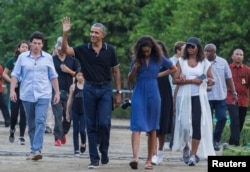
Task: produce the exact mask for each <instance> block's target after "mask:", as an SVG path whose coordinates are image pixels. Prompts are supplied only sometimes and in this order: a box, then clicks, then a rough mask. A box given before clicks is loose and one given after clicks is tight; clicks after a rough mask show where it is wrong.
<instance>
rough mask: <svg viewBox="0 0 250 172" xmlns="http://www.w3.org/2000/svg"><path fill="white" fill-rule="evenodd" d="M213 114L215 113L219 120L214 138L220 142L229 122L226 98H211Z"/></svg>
mask: <svg viewBox="0 0 250 172" xmlns="http://www.w3.org/2000/svg"><path fill="white" fill-rule="evenodd" d="M209 104H210V108H211V112H212V115H213V114H214V115H215V117H216V119H217V122H216V125H215V127H214V133H213V140H214V142H220V139H221V135H222V133H223V130H224V127H225V125H226V122H227V103H226V100H209Z"/></svg>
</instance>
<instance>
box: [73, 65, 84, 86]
mask: <svg viewBox="0 0 250 172" xmlns="http://www.w3.org/2000/svg"><path fill="white" fill-rule="evenodd" d="M78 73H83V72H82V69H81V68H80V67H79V68H78V69H77V70H76V73H75V83H77V78H76V75H77V74H78Z"/></svg>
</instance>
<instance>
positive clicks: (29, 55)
mask: <svg viewBox="0 0 250 172" xmlns="http://www.w3.org/2000/svg"><path fill="white" fill-rule="evenodd" d="M28 57H32V55H31V51H29V54H28ZM40 57H44V53H43V51H41V52H40Z"/></svg>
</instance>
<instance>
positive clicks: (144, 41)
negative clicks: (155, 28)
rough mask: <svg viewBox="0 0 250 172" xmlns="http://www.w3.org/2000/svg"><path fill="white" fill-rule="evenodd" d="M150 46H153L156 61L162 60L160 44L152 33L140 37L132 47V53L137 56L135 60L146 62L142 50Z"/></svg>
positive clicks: (152, 50) (140, 62)
mask: <svg viewBox="0 0 250 172" xmlns="http://www.w3.org/2000/svg"><path fill="white" fill-rule="evenodd" d="M145 46H148V47H150V48H151V56H152V57H153V58H155V59H156V61H158V62H160V61H161V58H162V50H161V48H160V46H159V44H158V43H157V42H156V41H155V39H154V38H153V37H152V36H150V35H145V36H142V37H140V38H139V39H138V40H137V42H136V44H135V45H134V46H133V47H132V54H133V56H134V58H135V61H136V62H138V63H139V64H141V65H142V64H144V63H145V60H144V55H143V52H142V48H143V47H145Z"/></svg>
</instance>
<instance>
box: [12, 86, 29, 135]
mask: <svg viewBox="0 0 250 172" xmlns="http://www.w3.org/2000/svg"><path fill="white" fill-rule="evenodd" d="M15 90H16V94H17V96H18V97H17V101H16V102H12V101H11V102H10V108H11V111H10V114H11V115H10V129H11V130H14V129H15V128H16V124H17V121H18V114H19V112H20V117H19V128H20V137H23V136H24V133H25V129H26V116H25V111H24V108H23V104H22V101H21V100H20V99H19V87H18V88H16V89H15Z"/></svg>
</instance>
